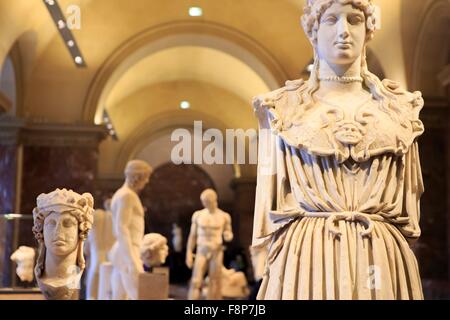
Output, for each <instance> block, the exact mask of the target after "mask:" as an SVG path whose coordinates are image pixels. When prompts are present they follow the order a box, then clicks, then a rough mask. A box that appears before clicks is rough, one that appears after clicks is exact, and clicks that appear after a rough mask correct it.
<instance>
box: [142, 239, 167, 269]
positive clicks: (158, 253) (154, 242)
mask: <svg viewBox="0 0 450 320" xmlns="http://www.w3.org/2000/svg"><path fill="white" fill-rule="evenodd" d="M168 255H169V246H168V245H167V239H166V238H165V237H164V236H162V235H160V234H159V233H148V234H146V235H145V236H144V239H143V240H142V244H141V260H142V262H143V263H144V265H145V266H146V267H147V268H149V269H151V268H153V267H159V266H161V265H162V264H164V263H165V262H166V259H167V256H168Z"/></svg>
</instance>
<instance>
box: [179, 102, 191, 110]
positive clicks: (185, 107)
mask: <svg viewBox="0 0 450 320" xmlns="http://www.w3.org/2000/svg"><path fill="white" fill-rule="evenodd" d="M190 107H191V104H190V103H189V101H181V103H180V108H181V109H183V110H187V109H189V108H190Z"/></svg>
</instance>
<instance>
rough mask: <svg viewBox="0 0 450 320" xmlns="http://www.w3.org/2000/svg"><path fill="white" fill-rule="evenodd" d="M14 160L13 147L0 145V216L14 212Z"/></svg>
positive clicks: (15, 153)
mask: <svg viewBox="0 0 450 320" xmlns="http://www.w3.org/2000/svg"><path fill="white" fill-rule="evenodd" d="M16 159H17V152H16V147H15V146H1V145H0V214H4V213H11V212H13V211H14V203H15V192H16Z"/></svg>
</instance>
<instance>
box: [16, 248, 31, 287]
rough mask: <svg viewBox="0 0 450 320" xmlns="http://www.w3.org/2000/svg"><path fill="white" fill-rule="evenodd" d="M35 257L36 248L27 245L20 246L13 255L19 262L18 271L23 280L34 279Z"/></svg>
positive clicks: (29, 280)
mask: <svg viewBox="0 0 450 320" xmlns="http://www.w3.org/2000/svg"><path fill="white" fill-rule="evenodd" d="M34 257H35V251H34V248H31V247H26V246H20V247H19V248H18V249H17V250H16V251H14V253H13V254H12V255H11V260H12V261H14V262H15V263H16V264H17V269H16V273H17V275H18V276H19V278H20V280H21V281H28V282H31V281H33V267H34Z"/></svg>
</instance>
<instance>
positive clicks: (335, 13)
mask: <svg viewBox="0 0 450 320" xmlns="http://www.w3.org/2000/svg"><path fill="white" fill-rule="evenodd" d="M376 19H377V17H376V14H375V6H373V4H372V1H371V0H308V1H307V6H306V7H305V14H304V16H303V17H302V24H303V28H304V30H305V33H306V35H307V37H308V38H309V40H310V41H311V43H312V45H313V47H314V49H315V52H316V54H317V55H318V57H319V58H321V59H323V60H325V61H327V62H328V63H330V64H351V63H353V62H354V61H355V60H356V59H357V58H358V57H360V56H361V55H362V54H363V49H364V48H365V45H366V43H367V41H369V40H370V39H372V38H373V36H374V32H375V27H376V24H377V21H376Z"/></svg>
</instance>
